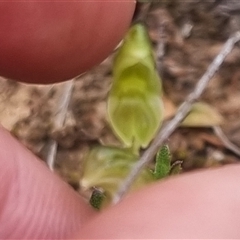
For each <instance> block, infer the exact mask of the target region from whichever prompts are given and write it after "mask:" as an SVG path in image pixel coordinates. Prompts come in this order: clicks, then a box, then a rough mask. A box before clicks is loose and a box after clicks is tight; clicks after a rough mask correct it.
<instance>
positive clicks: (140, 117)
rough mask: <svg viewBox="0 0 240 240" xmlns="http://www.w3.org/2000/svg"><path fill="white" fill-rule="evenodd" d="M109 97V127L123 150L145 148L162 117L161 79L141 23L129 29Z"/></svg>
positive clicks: (116, 64) (146, 34) (115, 68)
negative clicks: (123, 146)
mask: <svg viewBox="0 0 240 240" xmlns="http://www.w3.org/2000/svg"><path fill="white" fill-rule="evenodd" d="M113 78H114V79H113V84H112V88H111V90H110V93H109V97H108V115H109V121H110V124H111V126H112V128H113V130H114V131H115V133H116V135H117V136H118V137H119V139H120V140H121V141H122V142H123V143H124V144H125V146H126V147H128V148H130V147H132V148H134V149H135V150H136V151H135V152H137V151H138V150H139V148H140V147H144V148H145V147H147V146H148V144H149V142H150V141H151V140H152V139H153V137H154V135H155V134H156V132H157V130H158V129H159V127H160V124H161V122H162V118H163V103H162V99H161V95H162V90H161V89H162V88H161V80H160V78H159V76H158V73H157V71H156V67H155V61H154V57H153V52H152V46H151V42H150V40H149V37H148V33H147V30H146V28H145V27H144V26H143V25H141V24H136V25H134V26H132V27H131V29H130V30H129V32H128V34H127V36H126V37H125V39H124V41H123V44H122V46H121V47H120V49H119V51H118V53H117V55H116V57H115V61H114V66H113Z"/></svg>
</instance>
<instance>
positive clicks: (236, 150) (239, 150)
mask: <svg viewBox="0 0 240 240" xmlns="http://www.w3.org/2000/svg"><path fill="white" fill-rule="evenodd" d="M213 131H214V133H215V134H216V135H217V136H218V138H219V139H220V140H221V141H222V143H223V144H224V146H225V147H226V148H227V149H228V150H230V151H232V152H233V153H235V154H236V155H238V156H240V148H239V147H237V146H236V145H235V144H233V143H232V142H231V141H230V140H229V139H228V138H227V136H226V135H225V134H224V133H223V131H222V129H221V127H219V126H214V127H213Z"/></svg>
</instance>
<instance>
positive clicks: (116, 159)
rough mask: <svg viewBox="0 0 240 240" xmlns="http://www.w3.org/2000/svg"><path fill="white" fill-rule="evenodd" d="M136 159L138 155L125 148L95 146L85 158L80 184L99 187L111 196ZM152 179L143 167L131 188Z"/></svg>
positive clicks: (86, 186)
mask: <svg viewBox="0 0 240 240" xmlns="http://www.w3.org/2000/svg"><path fill="white" fill-rule="evenodd" d="M137 160H138V156H137V155H134V154H133V153H132V152H131V151H129V150H127V149H119V148H116V147H104V146H99V147H95V148H93V149H92V150H91V151H90V153H89V154H88V156H87V157H86V159H85V163H84V167H83V176H82V179H81V181H80V185H81V187H82V188H83V189H91V188H92V187H96V188H101V189H103V192H104V193H106V196H107V197H108V196H109V197H112V196H113V195H114V194H115V192H116V191H117V189H118V188H119V186H120V184H121V183H122V181H123V180H124V179H125V178H126V176H127V175H128V173H129V171H130V169H131V168H132V167H133V165H134V164H135V163H136V161H137ZM153 180H154V178H153V175H152V172H151V171H150V170H149V169H143V170H142V172H141V173H140V175H139V177H138V178H137V179H136V181H135V182H134V183H133V186H132V188H131V190H134V189H137V188H139V187H141V186H143V185H145V184H147V183H149V182H152V181H153Z"/></svg>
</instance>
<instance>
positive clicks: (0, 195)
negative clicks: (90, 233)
mask: <svg viewBox="0 0 240 240" xmlns="http://www.w3.org/2000/svg"><path fill="white" fill-rule="evenodd" d="M0 135H1V138H0V226H1V228H0V239H15V238H18V239H59V238H67V237H70V236H72V235H73V234H74V233H75V232H77V231H79V230H80V229H81V227H82V225H83V224H84V223H85V222H86V221H87V220H88V219H89V218H90V216H91V215H92V214H94V212H93V210H92V209H91V208H90V206H88V205H87V204H86V203H85V202H84V201H83V199H81V198H80V197H79V196H78V195H77V194H76V193H75V192H74V191H73V190H72V189H71V188H70V187H68V186H67V184H65V183H64V182H63V181H61V180H60V179H59V178H58V177H57V176H55V175H53V174H52V173H51V172H50V171H49V170H48V169H47V167H46V166H45V165H44V164H43V163H41V162H40V161H39V160H38V159H37V158H36V157H34V156H33V155H32V154H31V153H30V152H29V151H27V150H26V149H24V148H23V147H22V146H21V145H20V144H19V143H18V142H17V141H16V140H15V139H14V138H13V137H11V135H10V134H9V133H8V132H7V131H6V130H4V129H3V128H0Z"/></svg>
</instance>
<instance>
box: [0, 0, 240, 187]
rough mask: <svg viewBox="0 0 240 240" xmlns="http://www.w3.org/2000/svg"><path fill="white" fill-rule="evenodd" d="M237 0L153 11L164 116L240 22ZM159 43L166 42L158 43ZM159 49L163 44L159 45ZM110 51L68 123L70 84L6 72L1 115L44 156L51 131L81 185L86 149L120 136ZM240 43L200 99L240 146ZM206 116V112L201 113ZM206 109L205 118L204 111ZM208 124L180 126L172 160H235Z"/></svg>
mask: <svg viewBox="0 0 240 240" xmlns="http://www.w3.org/2000/svg"><path fill="white" fill-rule="evenodd" d="M239 13H240V2H239V1H233V0H231V1H227V0H226V1H224V0H222V1H214V0H210V1H197V0H195V1H194V0H192V1H173V0H168V1H162V3H161V4H160V3H159V4H157V5H156V6H155V8H154V9H153V11H152V12H151V13H150V14H149V17H148V19H147V24H148V26H149V33H150V36H151V39H152V41H153V43H154V46H155V48H156V49H157V48H158V51H157V55H161V54H162V58H161V60H160V75H161V77H162V80H163V87H164V92H165V110H166V120H167V118H170V117H171V116H173V114H174V113H175V111H176V108H177V106H179V104H180V103H181V102H183V101H184V99H185V98H186V96H187V94H189V93H190V92H191V91H192V90H193V89H194V86H195V84H196V82H197V81H198V79H199V78H200V77H201V76H202V74H203V73H204V72H205V71H206V69H207V67H208V66H209V64H210V63H211V61H212V60H213V58H214V57H215V56H216V55H217V54H218V52H219V50H220V49H221V47H222V46H223V44H224V42H225V41H226V40H227V38H228V37H229V36H230V35H231V34H232V33H234V32H235V31H237V30H239V28H240V27H239V26H240V14H239ZM159 46H160V47H159ZM159 49H160V50H159ZM112 58H113V57H112V56H110V57H109V58H108V59H106V60H105V61H104V62H103V63H102V64H101V65H100V66H97V67H95V68H94V69H93V70H92V71H90V72H88V73H87V74H85V75H83V76H81V77H79V78H78V79H77V80H76V81H75V82H74V89H73V93H72V95H71V100H70V105H69V108H68V112H67V114H66V121H65V124H64V126H63V127H59V126H56V123H55V122H56V115H57V114H58V112H56V109H58V105H59V99H60V100H61V97H62V93H63V91H64V89H65V87H66V83H64V84H56V85H51V86H50V85H49V86H38V85H24V84H20V83H16V82H13V81H10V80H6V79H1V89H0V122H1V123H2V125H3V126H5V127H6V128H7V129H9V130H10V131H11V132H12V133H13V134H14V135H15V136H16V137H17V138H18V139H19V140H20V141H21V142H22V143H23V144H25V145H26V146H27V147H28V148H29V149H30V150H31V151H33V152H34V153H35V154H37V155H38V156H40V157H41V158H42V159H43V160H44V159H46V158H47V156H48V154H49V144H50V142H51V141H52V139H54V140H56V142H57V143H58V150H57V156H56V162H55V169H56V171H57V172H58V173H59V174H60V175H61V176H62V177H63V178H64V179H65V180H66V181H68V182H69V183H70V184H71V185H72V186H74V187H75V188H78V182H79V179H80V176H81V168H82V160H83V156H84V155H85V154H86V153H87V151H88V150H89V148H90V147H91V146H93V145H95V144H98V143H103V144H116V145H118V144H119V143H118V141H117V139H116V138H115V137H114V135H113V134H112V131H111V130H110V128H109V126H108V122H107V117H106V98H107V93H108V91H109V88H110V84H111V81H112V79H111V65H112ZM239 65H240V45H238V46H237V47H235V48H234V50H233V51H232V53H231V54H230V55H229V57H228V58H227V59H226V61H225V63H224V64H223V66H222V67H221V69H220V71H219V72H218V73H217V74H216V75H215V76H214V78H213V79H212V81H211V82H210V84H209V86H208V88H207V89H206V91H205V93H204V94H203V96H202V98H201V101H204V102H206V103H208V104H209V105H210V106H211V107H213V108H214V109H215V110H216V111H217V112H218V114H220V115H221V116H222V120H221V128H222V130H223V131H224V133H225V134H226V136H227V138H228V139H229V140H230V141H232V142H233V143H235V144H236V145H238V146H240V121H239V119H240V94H239V91H240V68H239ZM201 117H202V118H203V119H208V114H205V115H204V114H203V116H201ZM201 117H200V118H201ZM214 124H215V122H214V121H212V120H209V126H210V127H202V126H201V124H199V123H196V124H195V125H196V126H195V127H194V128H193V127H191V128H179V129H177V130H176V131H175V133H174V134H173V135H172V136H171V138H169V140H168V144H169V146H170V149H171V152H172V155H173V161H176V160H182V161H183V170H184V171H189V170H192V169H196V168H208V167H215V166H219V165H223V164H228V163H234V162H237V161H239V160H240V156H237V155H236V154H234V153H232V152H231V151H230V150H228V149H227V147H226V146H225V145H224V144H223V143H222V141H221V140H220V139H219V138H218V137H217V136H216V135H215V134H214V132H213V130H212V128H211V126H212V125H214Z"/></svg>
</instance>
